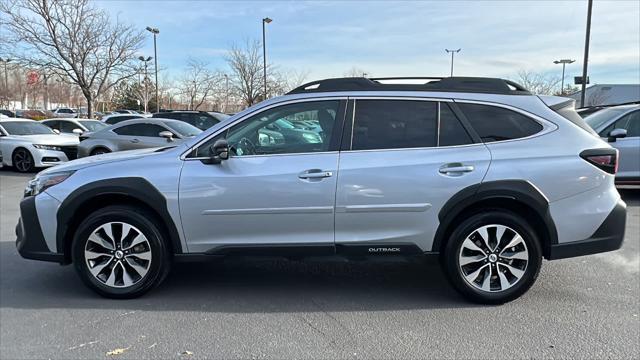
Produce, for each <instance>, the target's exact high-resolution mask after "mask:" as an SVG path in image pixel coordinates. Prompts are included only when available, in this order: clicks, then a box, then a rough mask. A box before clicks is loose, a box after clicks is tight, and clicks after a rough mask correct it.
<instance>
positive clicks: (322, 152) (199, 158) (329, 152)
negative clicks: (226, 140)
mask: <svg viewBox="0 0 640 360" xmlns="http://www.w3.org/2000/svg"><path fill="white" fill-rule="evenodd" d="M316 154H336V155H337V154H338V151H312V152H303V153H286V154H259V155H242V156H230V157H229V159H232V158H238V159H251V158H263V157H275V156H298V155H316ZM205 159H209V158H208V157H202V156H201V157H197V158H196V157H193V158H186V159H184V161H191V160H205ZM227 161H228V160H227Z"/></svg>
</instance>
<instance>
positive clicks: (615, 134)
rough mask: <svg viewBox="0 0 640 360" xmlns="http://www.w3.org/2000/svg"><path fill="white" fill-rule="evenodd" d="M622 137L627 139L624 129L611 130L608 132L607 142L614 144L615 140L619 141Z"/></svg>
mask: <svg viewBox="0 0 640 360" xmlns="http://www.w3.org/2000/svg"><path fill="white" fill-rule="evenodd" d="M624 137H627V130H626V129H613V130H611V131H610V132H609V136H608V139H607V140H608V141H609V142H616V140H617V139H621V138H624Z"/></svg>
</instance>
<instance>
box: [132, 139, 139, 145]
mask: <svg viewBox="0 0 640 360" xmlns="http://www.w3.org/2000/svg"><path fill="white" fill-rule="evenodd" d="M131 142H132V143H134V144H136V143H139V142H140V140H138V139H131Z"/></svg>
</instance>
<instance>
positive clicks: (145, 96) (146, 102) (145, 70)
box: [138, 56, 157, 112]
mask: <svg viewBox="0 0 640 360" xmlns="http://www.w3.org/2000/svg"><path fill="white" fill-rule="evenodd" d="M151 59H152V57H151V56H149V57H147V58H145V57H144V56H138V60H140V61H142V62H143V63H144V112H147V105H148V104H149V92H148V90H147V84H149V76H148V75H147V63H148V62H149V61H151ZM156 88H157V85H156ZM156 102H157V100H156Z"/></svg>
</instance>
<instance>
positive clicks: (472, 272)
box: [443, 210, 542, 304]
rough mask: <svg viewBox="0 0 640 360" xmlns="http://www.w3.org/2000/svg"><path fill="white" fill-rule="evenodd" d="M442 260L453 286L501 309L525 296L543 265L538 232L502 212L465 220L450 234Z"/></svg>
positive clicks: (487, 213)
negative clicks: (504, 305)
mask: <svg viewBox="0 0 640 360" xmlns="http://www.w3.org/2000/svg"><path fill="white" fill-rule="evenodd" d="M443 256H444V258H443V265H444V268H445V272H446V273H447V276H448V277H449V279H450V281H451V283H452V284H453V285H454V287H455V288H456V289H457V290H458V291H459V292H460V293H461V294H462V295H464V296H465V297H466V298H468V299H470V300H472V301H474V302H479V303H483V304H501V303H505V302H508V301H511V300H513V299H516V298H518V297H519V296H521V295H522V294H524V293H525V292H526V291H527V290H528V289H529V288H530V287H531V286H532V285H533V283H534V282H535V280H536V278H537V277H538V273H539V271H540V266H541V263H542V250H541V247H540V243H539V240H538V238H537V236H536V232H535V231H534V230H533V229H532V228H531V226H530V225H529V224H528V223H527V222H526V221H525V220H524V219H523V218H522V217H520V216H518V215H517V214H515V213H512V212H510V211H506V210H487V211H484V212H481V213H478V214H475V215H473V216H471V217H469V218H467V219H466V220H465V221H463V222H462V223H461V224H460V225H459V226H458V227H457V228H456V229H455V230H454V231H453V233H452V234H451V237H450V239H449V242H448V243H447V245H446V248H445V251H444V254H443Z"/></svg>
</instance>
